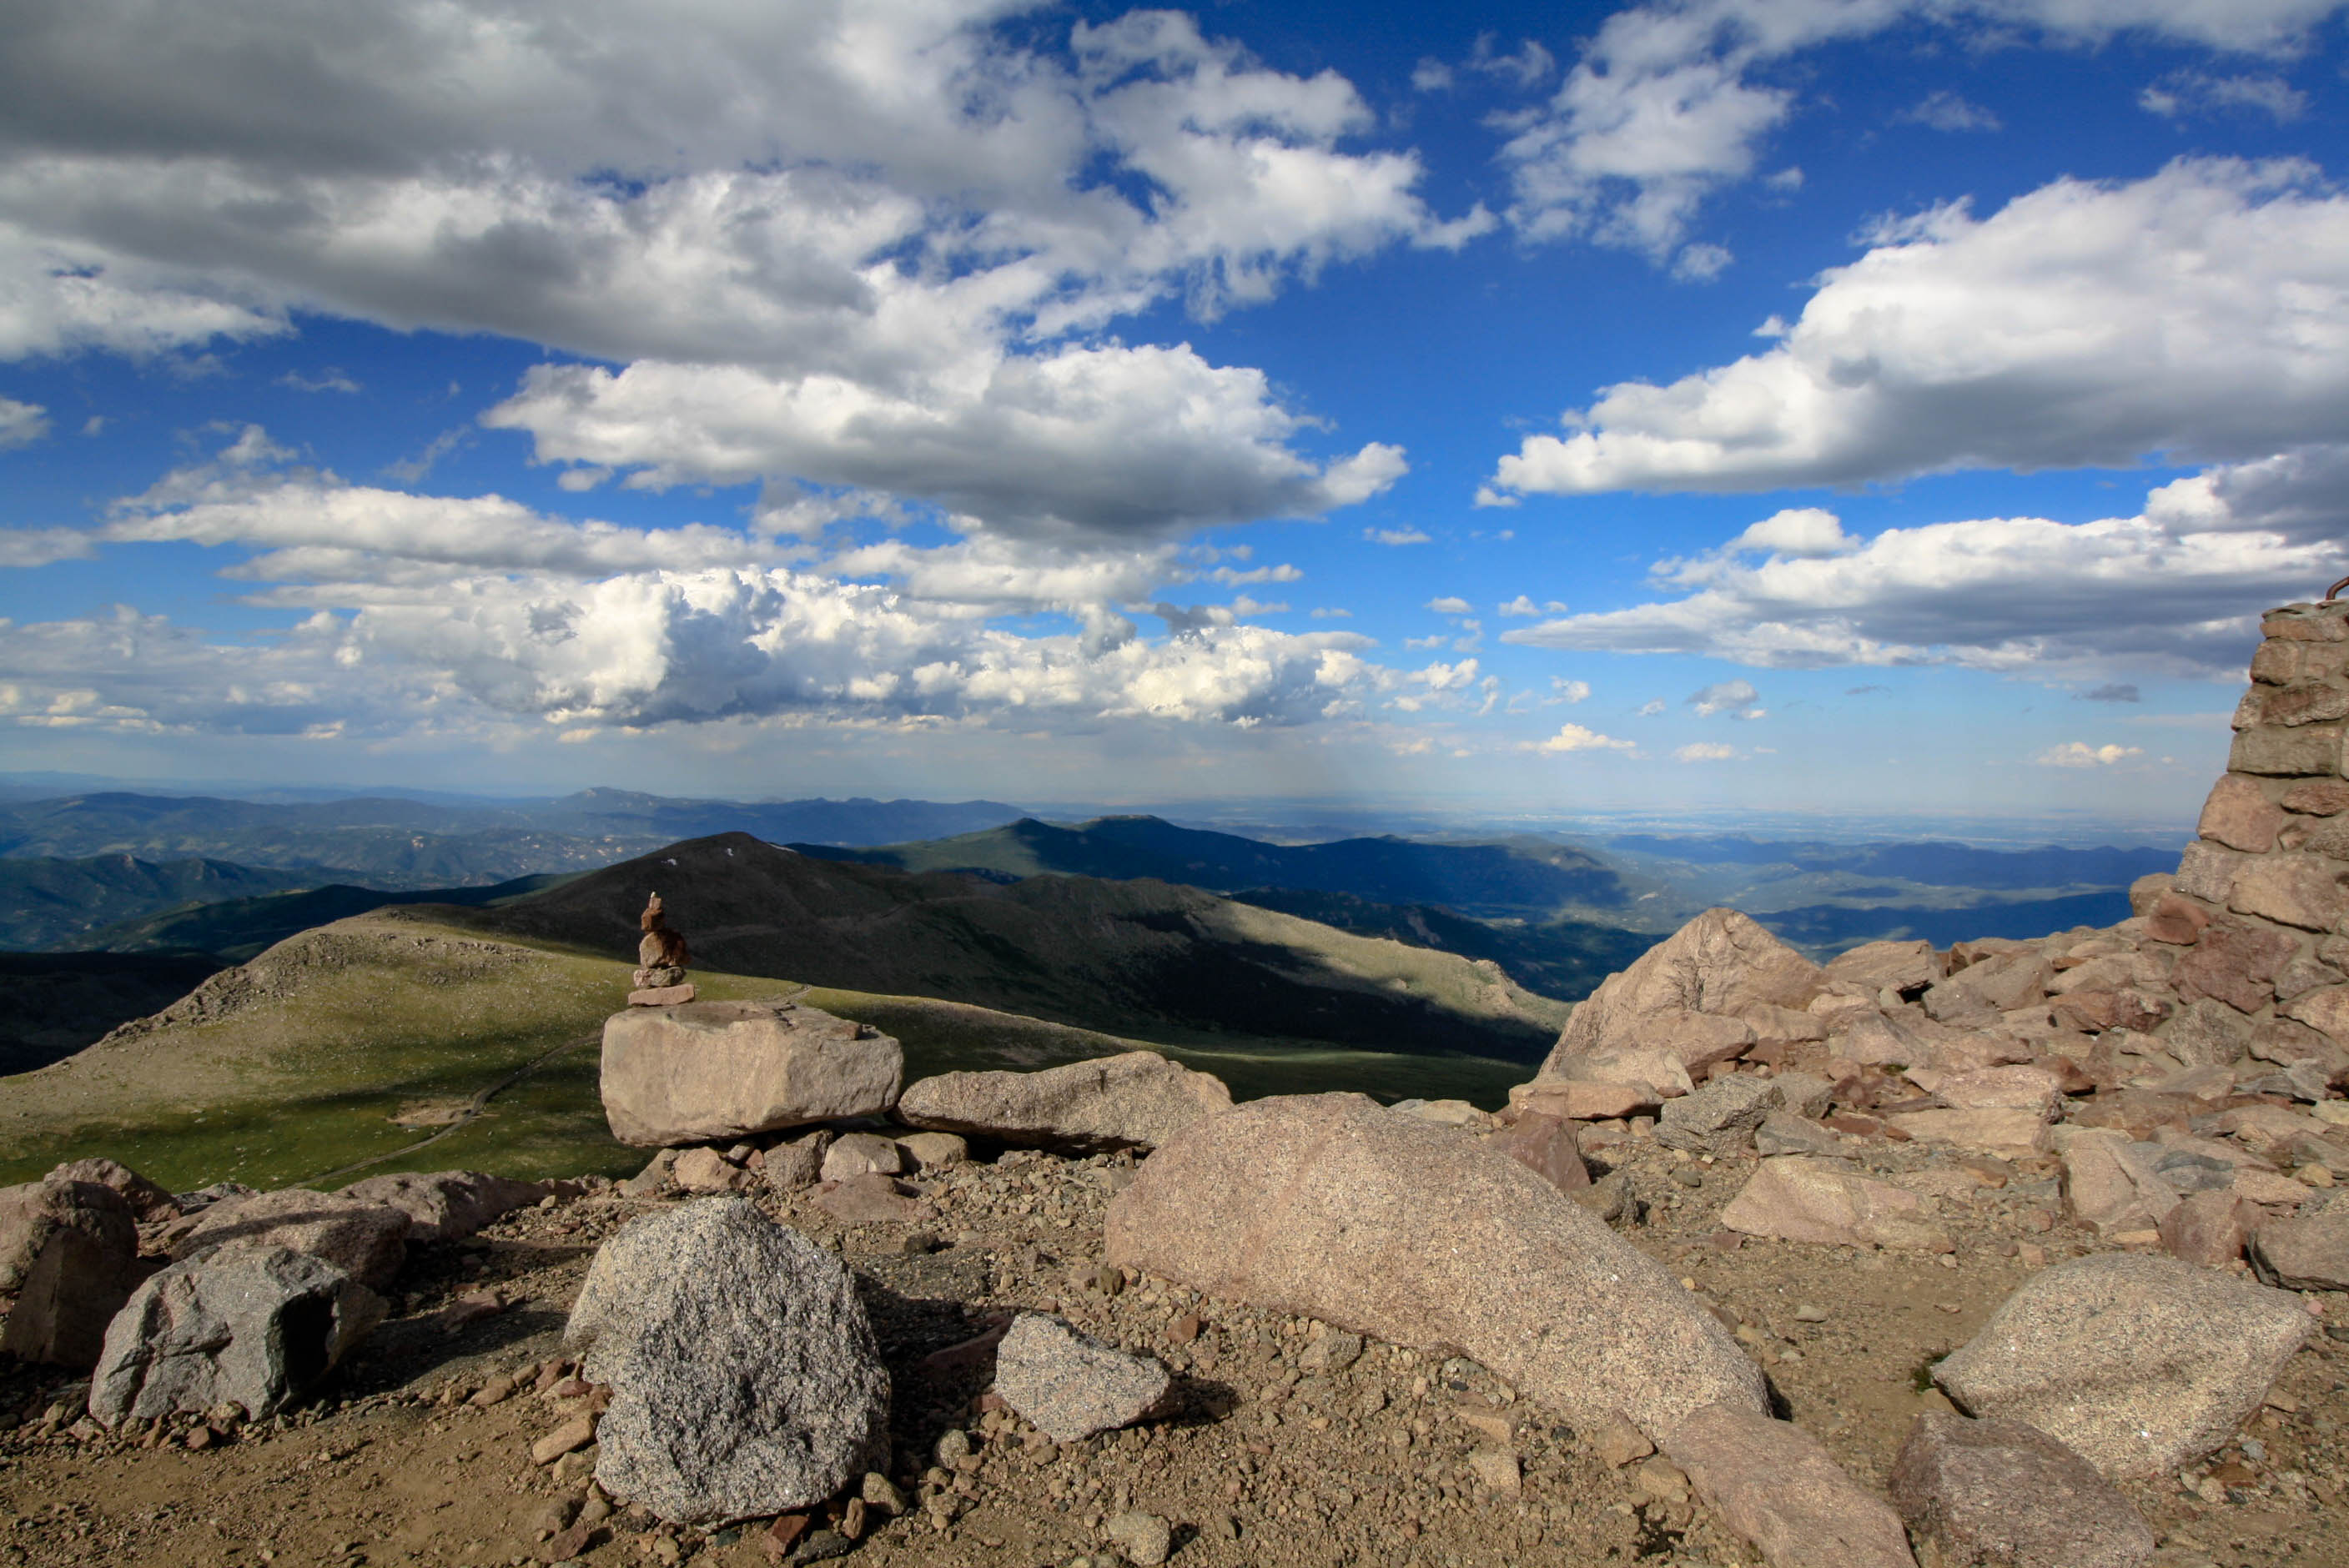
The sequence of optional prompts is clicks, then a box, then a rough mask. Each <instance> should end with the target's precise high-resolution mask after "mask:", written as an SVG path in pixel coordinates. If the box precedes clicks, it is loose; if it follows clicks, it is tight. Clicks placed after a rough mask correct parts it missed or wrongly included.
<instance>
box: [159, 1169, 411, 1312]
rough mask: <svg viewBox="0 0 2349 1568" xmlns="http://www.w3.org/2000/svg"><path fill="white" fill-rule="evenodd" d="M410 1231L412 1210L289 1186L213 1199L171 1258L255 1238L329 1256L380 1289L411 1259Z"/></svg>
mask: <svg viewBox="0 0 2349 1568" xmlns="http://www.w3.org/2000/svg"><path fill="white" fill-rule="evenodd" d="M408 1231H409V1216H408V1215H407V1213H406V1212H403V1211H401V1210H398V1209H395V1208H393V1207H392V1206H391V1205H390V1204H388V1203H370V1202H367V1200H366V1199H364V1198H354V1197H351V1196H350V1195H348V1194H347V1193H343V1192H313V1191H309V1190H308V1189H307V1188H304V1187H287V1188H283V1189H281V1190H280V1191H274V1192H254V1193H253V1194H251V1195H250V1196H247V1197H243V1198H230V1199H227V1200H225V1201H223V1202H218V1203H215V1204H213V1205H212V1207H211V1208H209V1209H206V1210H205V1211H204V1212H203V1213H202V1216H201V1217H199V1218H198V1219H197V1221H196V1222H195V1224H194V1226H193V1227H192V1228H191V1229H190V1230H189V1232H188V1233H187V1234H186V1235H185V1236H184V1237H182V1238H181V1241H180V1242H179V1243H178V1244H177V1245H176V1246H175V1247H173V1248H172V1255H173V1256H174V1257H177V1258H191V1257H193V1256H195V1255H196V1254H197V1253H201V1252H204V1251H206V1250H208V1249H210V1248H212V1247H217V1246H221V1245H223V1244H225V1243H230V1242H254V1243H259V1244H261V1245H263V1246H269V1247H286V1248H290V1249H291V1250H292V1251H295V1252H297V1253H310V1254H311V1255H312V1256H313V1257H319V1258H324V1259H326V1262H328V1263H330V1264H334V1265H335V1266H336V1268H338V1269H340V1270H342V1271H343V1272H344V1273H345V1274H348V1275H350V1276H351V1278H353V1279H355V1280H357V1281H358V1282H359V1284H363V1285H366V1286H367V1288H369V1289H370V1290H383V1289H386V1288H388V1286H389V1285H390V1284H391V1282H392V1281H393V1280H394V1279H396V1278H398V1274H399V1265H400V1264H403V1263H405V1262H407V1261H408Z"/></svg>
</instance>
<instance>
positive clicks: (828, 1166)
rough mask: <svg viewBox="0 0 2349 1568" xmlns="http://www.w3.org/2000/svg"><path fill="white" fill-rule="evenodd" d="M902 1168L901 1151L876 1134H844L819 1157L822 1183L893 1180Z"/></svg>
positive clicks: (834, 1140) (893, 1142)
mask: <svg viewBox="0 0 2349 1568" xmlns="http://www.w3.org/2000/svg"><path fill="white" fill-rule="evenodd" d="M904 1169H905V1150H902V1149H900V1148H898V1147H897V1143H896V1140H895V1139H889V1138H884V1137H882V1136H881V1135H880V1134H879V1133H877V1132H844V1133H842V1134H841V1135H840V1136H839V1137H838V1138H835V1139H833V1140H832V1147H831V1148H830V1149H827V1150H824V1153H823V1179H824V1180H825V1181H848V1180H850V1179H851V1178H853V1177H857V1176H872V1175H876V1174H877V1175H882V1176H895V1174H897V1172H898V1171H903V1170H904Z"/></svg>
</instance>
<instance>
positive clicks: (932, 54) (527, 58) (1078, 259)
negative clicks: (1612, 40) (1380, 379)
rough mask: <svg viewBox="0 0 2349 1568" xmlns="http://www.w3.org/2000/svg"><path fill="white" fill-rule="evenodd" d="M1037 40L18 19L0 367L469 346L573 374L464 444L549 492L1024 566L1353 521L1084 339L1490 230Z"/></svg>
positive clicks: (1275, 417) (1326, 467) (1334, 155)
mask: <svg viewBox="0 0 2349 1568" xmlns="http://www.w3.org/2000/svg"><path fill="white" fill-rule="evenodd" d="M1033 9H1034V7H1033V6H1032V5H1027V4H1023V3H1021V0H872V3H869V4H858V5H846V4H843V3H842V0H809V3H807V4H804V5H799V4H795V5H770V4H765V3H763V0H695V3H694V4H692V5H687V6H684V7H681V8H680V7H672V8H668V9H666V10H661V11H657V12H655V11H648V10H646V9H645V8H643V7H641V6H632V5H616V4H608V3H605V0H590V3H589V4H587V5H585V6H584V7H580V8H575V9H574V11H573V12H572V13H568V14H566V16H565V18H564V25H563V26H552V25H550V26H538V25H536V24H529V25H524V24H523V23H519V22H517V21H516V20H515V18H514V16H513V15H512V13H511V11H510V9H509V8H508V7H506V6H505V5H502V4H500V3H498V0H387V3H386V4H382V5H371V6H368V7H367V8H366V11H365V15H352V16H350V17H347V18H342V19H340V21H338V23H337V25H336V26H332V27H324V26H319V25H318V23H317V18H316V11H315V8H314V7H312V6H310V5H307V4H305V0H191V3H190V4H188V5H176V6H171V7H167V8H164V9H162V10H160V11H159V10H157V9H155V8H153V7H151V6H148V5H143V4H140V3H138V0H87V3H79V4H72V5H67V4H63V3H60V0H31V4H30V5H27V6H23V7H19V8H17V10H16V12H15V13H13V14H12V16H11V19H10V21H9V22H7V23H5V24H0V39H4V40H5V46H0V154H5V156H0V357H23V356H34V355H57V354H67V353H74V352H78V351H83V350H88V349H106V350H112V351H117V352H122V353H131V354H155V353H160V352H163V351H166V350H170V349H173V348H185V347H193V346H202V344H204V343H206V342H208V341H210V340H212V339H214V338H219V337H228V338H238V337H251V336H256V335H269V334H277V333H283V332H285V331H287V330H289V329H290V328H289V324H290V322H291V321H292V320H293V319H294V317H295V313H298V312H322V313H326V314H328V315H341V316H346V317H350V318H355V319H359V320H364V321H368V322H374V323H378V324H380V325H388V326H392V327H396V328H402V329H406V328H415V327H434V328H440V329H443V330H447V331H452V332H485V333H493V334H500V335H506V336H509V337H515V338H520V339H523V340H526V341H531V342H535V343H539V344H542V345H545V346H550V347H552V348H554V349H556V350H559V351H566V352H568V353H572V354H576V355H582V356H589V357H591V358H593V359H595V360H596V361H600V362H602V363H599V364H596V365H595V366H575V365H574V366H565V365H559V364H557V365H550V366H543V367H542V368H541V370H540V372H539V374H538V375H536V376H534V377H533V378H532V379H531V380H530V381H529V383H528V384H526V385H525V386H524V387H523V389H522V390H521V392H520V393H519V394H518V395H517V396H516V397H513V398H512V399H511V400H509V402H508V403H507V404H506V405H504V407H502V409H501V410H500V412H499V414H498V416H497V417H496V418H497V422H498V423H500V424H501V425H502V426H505V427H507V428H518V429H523V430H525V431H527V432H528V433H529V434H530V435H531V436H532V437H533V438H534V440H535V442H536V444H537V448H538V452H539V455H540V456H541V457H542V458H543V459H546V460H551V461H556V462H563V463H573V464H577V465H579V468H578V469H576V470H574V471H579V472H581V474H582V479H581V480H580V481H579V482H582V483H587V484H593V483H594V482H598V481H600V480H603V479H605V478H606V477H610V476H612V475H625V476H626V479H625V480H624V482H633V483H638V484H650V485H662V484H669V483H677V482H692V483H704V482H720V483H726V482H734V481H736V480H740V479H744V478H754V479H759V480H766V481H768V482H770V483H771V484H775V485H778V486H784V487H788V486H789V485H791V484H792V483H793V482H794V481H807V482H809V483H812V484H814V485H817V486H820V487H821V486H830V487H842V488H855V489H862V490H870V491H873V492H875V493H877V494H880V495H884V496H888V497H895V498H899V499H902V500H912V501H919V502H926V503H929V504H932V505H935V506H936V507H937V508H939V509H942V510H944V511H947V512H949V513H952V514H955V515H957V516H961V517H966V518H968V519H972V520H975V521H977V522H978V524H979V525H981V526H988V527H997V528H1001V529H1003V530H1005V531H1010V532H1015V533H1027V534H1039V533H1042V534H1052V533H1060V534H1069V535H1073V534H1081V533H1084V532H1087V531H1093V532H1096V533H1099V534H1102V535H1104V536H1116V537H1132V536H1133V535H1135V534H1143V535H1150V534H1154V533H1157V532H1162V531H1180V530H1182V529H1184V528H1186V527H1191V526H1198V525H1207V524H1213V523H1216V522H1220V521H1236V520H1239V519H1253V518H1257V517H1265V516H1290V515H1319V513H1320V512H1322V511H1328V510H1330V509H1331V508H1334V507H1339V506H1345V505H1350V504H1352V503H1354V502H1357V501H1360V500H1364V499H1367V498H1368V497H1370V496H1372V495H1375V494H1377V493H1379V492H1380V491H1381V490H1384V489H1385V488H1386V487H1387V486H1389V485H1390V484H1392V482H1393V480H1395V479H1396V478H1397V477H1398V476H1399V475H1400V474H1402V472H1403V471H1404V463H1403V459H1402V453H1401V452H1400V451H1399V450H1398V449H1395V448H1393V447H1392V446H1386V445H1382V444H1379V443H1375V442H1373V443H1370V444H1367V445H1361V444H1355V445H1354V446H1353V449H1352V450H1351V451H1350V452H1349V451H1347V450H1345V449H1339V450H1337V451H1335V452H1330V453H1319V452H1309V451H1307V450H1304V449H1302V448H1303V441H1302V440H1300V439H1299V438H1300V437H1303V436H1308V435H1309V436H1310V437H1311V438H1312V439H1313V440H1314V441H1315V442H1316V444H1319V439H1320V438H1319V428H1318V426H1309V425H1308V423H1307V422H1305V421H1302V420H1300V419H1299V418H1297V417H1295V416H1293V415H1291V414H1290V413H1289V412H1288V410H1287V409H1285V408H1284V407H1282V406H1281V405H1280V403H1279V401H1278V397H1276V395H1275V394H1274V392H1273V391H1272V389H1271V388H1270V387H1268V384H1267V383H1266V381H1265V379H1264V377H1262V376H1261V375H1260V374H1259V373H1257V372H1256V371H1254V370H1252V369H1248V368H1246V367H1226V366H1214V365H1211V364H1208V363H1207V362H1206V360H1204V359H1203V358H1201V357H1200V356H1198V355H1196V354H1195V353H1194V352H1193V351H1192V350H1191V349H1189V348H1188V347H1187V346H1180V345H1175V346H1147V345H1144V346H1126V345H1124V344H1123V343H1121V342H1119V341H1117V340H1116V339H1114V338H1113V337H1111V336H1108V335H1106V334H1105V332H1104V329H1105V328H1107V327H1109V326H1110V325H1112V324H1113V323H1115V322H1116V321H1118V320H1119V319H1120V318H1121V317H1125V316H1130V315H1133V314H1134V313H1137V312H1140V311H1143V310H1147V309H1150V308H1152V307H1154V306H1155V305H1158V304H1163V303H1164V302H1167V301H1169V300H1178V301H1181V302H1183V303H1185V304H1187V305H1188V306H1189V308H1190V309H1191V310H1192V312H1193V313H1194V314H1195V315H1199V316H1201V317H1203V318H1208V317H1213V316H1214V315H1217V314H1218V313H1221V312H1223V311H1226V310H1228V309H1231V308H1234V307H1236V306H1238V305H1244V304H1251V303H1254V302H1257V301H1261V300H1264V299H1268V298H1269V297H1271V296H1272V295H1273V294H1275V293H1277V292H1278V290H1279V289H1280V288H1282V287H1284V286H1287V285H1288V284H1291V283H1293V282H1296V281H1298V280H1309V279H1310V278H1311V277H1312V276H1313V275H1314V274H1315V273H1317V272H1319V270H1320V269H1323V268H1325V267H1327V266H1330V265H1331V264H1335V263H1342V262H1344V261H1346V260H1348V259H1350V258H1353V257H1358V256H1362V255H1366V254H1368V253H1371V252H1374V251H1377V250H1379V249H1381V248H1383V247H1386V246H1390V245H1395V244H1412V245H1423V246H1435V247H1457V246H1459V245H1461V244H1463V243H1465V242H1468V241H1469V240H1470V239H1472V238H1473V237H1474V236H1475V234H1476V233H1478V232H1483V230H1485V228H1488V227H1490V226H1491V224H1492V222H1493V220H1491V219H1490V218H1489V217H1488V216H1486V215H1485V214H1484V213H1483V212H1482V211H1472V212H1470V213H1469V214H1467V215H1465V216H1463V217H1457V218H1453V219H1443V218H1440V217H1438V216H1437V215H1436V214H1435V213H1433V211H1431V210H1430V209H1429V208H1428V207H1427V206H1426V204H1425V203H1424V201H1423V200H1422V199H1421V197H1420V196H1419V195H1418V194H1417V193H1416V190H1417V187H1418V185H1419V184H1420V182H1421V180H1422V177H1423V168H1422V164H1421V162H1420V160H1419V159H1418V158H1417V156H1416V155H1415V154H1413V153H1410V152H1408V151H1393V150H1379V149H1377V148H1361V147H1357V146H1355V145H1352V144H1353V143H1355V142H1357V141H1358V140H1359V139H1361V138H1364V137H1367V136H1369V135H1371V134H1373V133H1375V132H1376V131H1377V129H1378V127H1377V123H1376V119H1375V117H1374V116H1373V115H1372V113H1371V109H1370V108H1369V107H1368V106H1367V105H1366V104H1365V103H1364V102H1363V101H1362V99H1361V95H1360V94H1358V93H1357V92H1356V91H1355V89H1354V88H1353V87H1352V86H1351V84H1350V83H1349V82H1347V81H1346V80H1345V79H1344V78H1343V77H1340V76H1338V75H1337V74H1335V73H1334V72H1330V71H1326V70H1325V71H1321V72H1319V73H1317V74H1313V75H1310V76H1300V75H1296V74H1291V73H1287V72H1282V71H1278V70H1275V69H1272V68H1270V67H1266V66H1265V65H1263V64H1262V63H1260V62H1258V61H1257V60H1255V59H1254V58H1252V57H1249V56H1248V55H1247V53H1246V52H1245V51H1244V50H1242V49H1240V48H1239V47H1237V46H1235V45H1232V44H1229V43H1227V42H1224V41H1220V40H1216V39H1214V38H1210V37H1208V36H1205V35H1203V34H1202V33H1201V32H1200V31H1199V29H1198V26H1197V25H1196V24H1195V22H1194V21H1192V20H1191V19H1190V18H1189V17H1187V16H1185V15H1182V14H1180V13H1176V12H1168V11H1155V12H1149V11H1138V12H1134V13H1132V14H1129V15H1125V16H1123V17H1121V18H1118V19H1116V20H1114V21H1111V22H1108V23H1105V24H1102V25H1099V26H1094V25H1092V24H1090V23H1085V22H1075V23H1073V24H1071V23H1067V22H1062V21H1058V20H1054V21H1050V22H1040V21H1038V20H1037V19H1035V18H1033V17H1030V16H1029V15H1026V13H1029V12H1030V11H1032V10H1033ZM289 37H298V38H300V39H301V40H302V41H303V46H302V47H301V48H300V49H299V50H298V51H293V52H289V51H288V50H286V49H285V47H284V40H285V39H286V38H289ZM393 62H396V64H394V63H393ZM320 106H331V107H330V108H326V109H322V108H321V107H320ZM300 384H303V385H316V386H321V387H334V386H338V385H339V383H338V382H337V381H336V379H335V378H334V377H332V376H331V375H329V376H327V377H325V378H323V379H314V380H311V381H305V382H303V383H300ZM1023 475H1024V476H1026V478H1025V480H1023V478H1022V476H1023Z"/></svg>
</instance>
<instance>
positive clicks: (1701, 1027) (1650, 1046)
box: [1559, 1007, 1807, 1077]
mask: <svg viewBox="0 0 2349 1568" xmlns="http://www.w3.org/2000/svg"><path fill="white" fill-rule="evenodd" d="M1806 1016H1807V1015H1806ZM1759 1039H1760V1036H1758V1035H1757V1034H1755V1033H1754V1026H1753V1025H1751V1024H1749V1023H1747V1022H1746V1021H1745V1020H1744V1019H1743V1018H1732V1017H1723V1016H1720V1015H1718V1014H1714V1013H1700V1012H1698V1011H1696V1010H1695V1009H1694V1008H1692V1007H1665V1008H1661V1009H1659V1010H1658V1011H1656V1012H1653V1013H1650V1014H1648V1015H1646V1016H1642V1017H1639V1018H1634V1019H1632V1020H1630V1024H1629V1026H1628V1027H1626V1028H1624V1029H1623V1030H1622V1031H1621V1032H1620V1033H1619V1034H1617V1035H1615V1036H1613V1037H1611V1038H1609V1040H1607V1041H1606V1042H1605V1043H1604V1045H1602V1046H1601V1047H1600V1048H1599V1051H1597V1052H1595V1053H1594V1054H1593V1056H1592V1057H1590V1058H1589V1059H1592V1060H1608V1059H1620V1058H1622V1057H1630V1056H1633V1055H1635V1054H1638V1053H1640V1052H1643V1051H1654V1052H1660V1053H1661V1054H1662V1055H1664V1056H1667V1057H1671V1059H1672V1060H1674V1061H1676V1062H1678V1063H1679V1064H1680V1065H1681V1067H1682V1069H1683V1070H1684V1071H1686V1072H1687V1073H1689V1074H1690V1075H1691V1076H1692V1077H1693V1076H1694V1075H1696V1074H1698V1073H1701V1072H1702V1071H1704V1069H1705V1068H1709V1067H1711V1066H1713V1063H1715V1062H1726V1061H1733V1060H1735V1059H1736V1058H1737V1057H1742V1056H1744V1054H1745V1053H1746V1052H1747V1051H1748V1050H1749V1049H1751V1048H1752V1047H1753V1046H1754V1044H1755V1042H1756V1041H1758V1040H1759ZM1573 1059H1574V1058H1572V1057H1568V1058H1565V1059H1564V1060H1562V1061H1561V1062H1560V1063H1559V1065H1560V1066H1561V1067H1563V1066H1567V1065H1568V1063H1570V1062H1571V1061H1572V1060H1573Z"/></svg>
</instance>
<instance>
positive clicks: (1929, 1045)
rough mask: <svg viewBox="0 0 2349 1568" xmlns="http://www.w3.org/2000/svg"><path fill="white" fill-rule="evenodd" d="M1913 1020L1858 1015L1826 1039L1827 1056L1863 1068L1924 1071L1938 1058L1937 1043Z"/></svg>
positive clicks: (1839, 1026)
mask: <svg viewBox="0 0 2349 1568" xmlns="http://www.w3.org/2000/svg"><path fill="white" fill-rule="evenodd" d="M1920 1022H1921V1020H1918V1019H1917V1018H1916V1016H1915V1015H1914V1014H1913V1013H1911V1014H1910V1016H1909V1017H1890V1016H1886V1015H1884V1014H1882V1013H1874V1012H1869V1013H1861V1014H1858V1015H1857V1016H1854V1017H1851V1018H1848V1019H1846V1020H1845V1021H1843V1022H1842V1023H1841V1024H1840V1025H1838V1026H1837V1028H1836V1030H1835V1032H1834V1033H1833V1034H1831V1035H1829V1036H1828V1037H1827V1055H1829V1056H1831V1057H1837V1058H1839V1059H1841V1060H1843V1061H1847V1062H1857V1063H1859V1064H1860V1065H1861V1066H1863V1067H1900V1068H1910V1067H1925V1066H1928V1065H1930V1063H1932V1062H1933V1061H1935V1060H1936V1059H1938V1058H1939V1057H1940V1051H1939V1050H1938V1049H1937V1048H1936V1047H1937V1045H1938V1041H1937V1040H1936V1039H1935V1037H1933V1035H1931V1034H1930V1033H1928V1032H1927V1031H1926V1030H1925V1029H1924V1028H1922V1027H1920V1026H1919V1023H1920Z"/></svg>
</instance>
